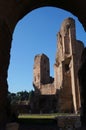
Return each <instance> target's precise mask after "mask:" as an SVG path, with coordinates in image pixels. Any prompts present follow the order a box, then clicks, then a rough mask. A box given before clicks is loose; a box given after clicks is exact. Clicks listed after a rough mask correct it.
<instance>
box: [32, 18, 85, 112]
mask: <svg viewBox="0 0 86 130" xmlns="http://www.w3.org/2000/svg"><path fill="white" fill-rule="evenodd" d="M57 39H58V42H57V52H56V60H55V64H54V79H53V78H51V77H50V63H49V58H48V57H47V56H46V55H45V54H41V55H36V56H35V59H34V81H33V84H34V88H35V91H36V92H38V93H40V94H41V95H53V94H58V96H59V98H58V103H57V106H58V111H59V112H75V113H77V112H78V111H79V109H80V92H79V83H78V69H79V67H80V64H81V63H80V57H81V53H82V51H83V49H84V44H83V43H82V42H81V41H79V40H76V29H75V20H74V19H73V18H68V19H65V20H64V21H63V23H62V26H61V29H60V31H59V32H58V35H57Z"/></svg>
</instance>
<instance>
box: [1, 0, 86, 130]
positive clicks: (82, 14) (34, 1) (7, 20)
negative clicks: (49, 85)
mask: <svg viewBox="0 0 86 130" xmlns="http://www.w3.org/2000/svg"><path fill="white" fill-rule="evenodd" d="M44 6H53V7H58V8H61V9H64V10H66V11H69V12H71V13H72V14H74V15H75V16H77V18H78V19H79V21H80V22H81V23H82V25H83V27H84V29H85V30H86V21H85V20H86V19H85V18H86V9H85V7H86V2H85V0H82V1H78V2H77V1H73V0H66V1H65V2H63V0H29V1H28V0H26V1H23V0H8V1H5V0H0V30H1V31H0V36H1V38H0V86H1V88H0V89H1V90H0V99H2V100H0V129H3V130H4V129H5V128H4V126H5V125H4V124H5V123H6V122H7V120H6V119H7V118H6V117H7V110H6V109H7V92H8V85H7V71H8V66H9V62H10V49H11V42H12V33H13V31H14V28H15V26H16V24H17V22H18V21H19V20H21V19H22V18H23V17H24V16H25V15H26V14H27V13H29V12H30V11H32V10H34V9H36V8H40V7H44Z"/></svg>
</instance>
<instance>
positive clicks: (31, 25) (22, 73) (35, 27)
mask: <svg viewBox="0 0 86 130" xmlns="http://www.w3.org/2000/svg"><path fill="white" fill-rule="evenodd" d="M68 17H72V18H74V19H75V22H76V39H77V40H81V41H83V43H84V44H85V43H86V38H85V37H86V33H85V31H84V29H83V27H82V25H81V23H80V22H79V21H78V19H77V17H75V16H74V15H72V14H71V13H69V12H67V11H64V10H61V9H58V8H54V7H43V8H39V9H36V10H33V11H32V12H30V13H29V14H27V15H26V16H25V17H24V18H23V19H21V20H20V21H19V22H18V24H17V25H16V27H15V30H14V33H13V40H12V48H11V60H10V65H9V70H8V79H7V80H8V85H9V91H10V92H19V91H25V90H26V91H30V90H32V89H33V85H32V82H33V64H34V57H35V55H37V54H41V53H44V54H46V55H47V56H48V57H49V59H50V74H51V76H54V63H55V56H56V49H57V36H56V35H57V33H58V31H59V30H60V27H61V24H62V22H63V21H64V19H66V18H68Z"/></svg>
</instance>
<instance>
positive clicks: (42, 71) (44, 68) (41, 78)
mask: <svg viewBox="0 0 86 130" xmlns="http://www.w3.org/2000/svg"><path fill="white" fill-rule="evenodd" d="M33 73H34V81H33V84H34V87H35V89H36V90H37V89H38V90H40V89H41V85H42V84H43V85H45V84H48V83H49V82H50V64H49V58H48V57H47V56H46V55H45V54H39V55H36V56H35V58H34V69H33Z"/></svg>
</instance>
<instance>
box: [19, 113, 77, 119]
mask: <svg viewBox="0 0 86 130" xmlns="http://www.w3.org/2000/svg"><path fill="white" fill-rule="evenodd" d="M70 115H72V116H73V115H75V114H69V113H52V114H21V115H19V117H18V118H19V119H21V118H26V119H54V118H56V117H58V116H70Z"/></svg>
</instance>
